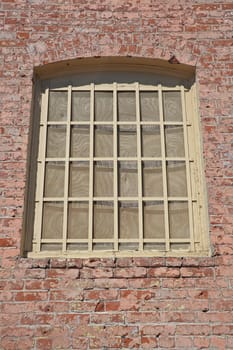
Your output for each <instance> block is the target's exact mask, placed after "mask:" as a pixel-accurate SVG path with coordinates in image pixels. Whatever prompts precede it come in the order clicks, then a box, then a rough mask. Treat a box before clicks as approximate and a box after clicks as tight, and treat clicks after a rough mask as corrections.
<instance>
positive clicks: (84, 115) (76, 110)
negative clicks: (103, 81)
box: [72, 91, 90, 121]
mask: <svg viewBox="0 0 233 350" xmlns="http://www.w3.org/2000/svg"><path fill="white" fill-rule="evenodd" d="M72 120H73V121H89V120H90V92H89V91H74V92H72Z"/></svg>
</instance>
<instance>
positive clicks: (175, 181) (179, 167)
mask: <svg viewBox="0 0 233 350" xmlns="http://www.w3.org/2000/svg"><path fill="white" fill-rule="evenodd" d="M167 186H168V196H171V197H175V196H178V197H186V196H187V181H186V167H185V162H175V161H173V162H167Z"/></svg>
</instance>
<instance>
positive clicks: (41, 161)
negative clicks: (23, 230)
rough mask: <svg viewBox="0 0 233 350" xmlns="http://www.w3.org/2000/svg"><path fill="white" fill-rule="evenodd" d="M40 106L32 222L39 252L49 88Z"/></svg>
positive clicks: (36, 248)
mask: <svg viewBox="0 0 233 350" xmlns="http://www.w3.org/2000/svg"><path fill="white" fill-rule="evenodd" d="M41 106H42V107H41V123H40V143H39V153H38V163H37V164H38V165H37V167H38V170H37V171H38V174H37V188H36V198H35V224H34V232H35V236H34V238H35V252H39V251H40V250H41V235H42V223H43V194H44V183H45V156H46V143H47V119H48V106H49V89H46V90H45V94H42V101H41ZM33 244H34V242H33Z"/></svg>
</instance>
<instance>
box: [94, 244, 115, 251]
mask: <svg viewBox="0 0 233 350" xmlns="http://www.w3.org/2000/svg"><path fill="white" fill-rule="evenodd" d="M93 250H113V243H94V244H93Z"/></svg>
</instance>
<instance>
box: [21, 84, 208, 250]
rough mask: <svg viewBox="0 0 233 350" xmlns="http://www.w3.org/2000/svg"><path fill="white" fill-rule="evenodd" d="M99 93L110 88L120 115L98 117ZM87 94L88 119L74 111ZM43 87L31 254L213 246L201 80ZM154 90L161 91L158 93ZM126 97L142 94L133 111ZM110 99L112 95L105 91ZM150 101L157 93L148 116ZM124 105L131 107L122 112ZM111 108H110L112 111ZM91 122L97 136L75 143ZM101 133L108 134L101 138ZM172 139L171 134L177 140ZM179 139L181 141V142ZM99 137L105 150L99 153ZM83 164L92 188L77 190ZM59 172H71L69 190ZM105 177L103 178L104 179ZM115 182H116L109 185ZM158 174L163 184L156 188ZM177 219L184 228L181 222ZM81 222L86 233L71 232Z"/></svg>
mask: <svg viewBox="0 0 233 350" xmlns="http://www.w3.org/2000/svg"><path fill="white" fill-rule="evenodd" d="M98 93H100V96H101V94H105V95H106V96H108V97H109V96H110V99H109V101H110V102H109V105H110V106H111V108H110V107H109V108H110V109H111V110H112V115H111V116H110V119H108V116H107V117H106V118H107V119H106V120H101V117H100V120H99V119H98V117H97V109H98V106H97V105H98V101H97V99H98V96H99V95H98ZM53 94H54V95H53ZM56 94H57V96H60V97H61V99H62V103H63V104H64V103H65V118H64V119H61V120H58V119H56V117H55V120H54V119H53V117H51V115H52V112H50V106H51V103H52V102H51V101H52V98H54V97H53V96H56ZM59 94H60V95H59ZM79 94H80V95H79ZM82 94H83V96H84V100H85V98H86V100H87V96H89V98H88V102H87V103H86V102H85V106H81V105H80V109H82V108H84V107H85V108H86V109H87V110H88V112H86V116H87V115H88V117H87V120H85V118H84V119H83V120H82V117H81V120H78V118H76V117H75V118H74V96H82ZM127 94H128V95H127ZM39 96H40V97H41V112H40V116H39V119H40V121H39V125H38V135H39V136H38V152H37V151H36V152H37V156H36V169H37V170H36V174H35V178H36V182H35V187H36V189H35V196H34V199H33V201H34V208H35V209H34V210H35V211H34V215H33V214H32V213H31V214H30V215H29V214H27V215H29V216H31V217H32V218H33V219H31V220H32V221H33V238H32V251H31V252H29V253H28V256H30V257H40V256H41V257H43V256H64V257H89V256H95V257H106V256H119V257H120V256H135V257H136V256H188V255H192V256H195V255H197V256H198V255H208V254H209V243H208V236H207V216H206V199H205V190H204V183H203V166H202V161H201V159H202V156H201V146H200V145H201V141H200V130H199V120H198V114H197V109H196V104H197V97H196V87H195V84H194V83H192V84H191V86H188V87H186V86H185V84H180V85H175V86H166V85H165V84H164V85H162V84H154V85H151V84H143V83H141V82H140V81H138V82H136V83H119V82H112V83H107V84H106V83H105V84H99V83H98V84H94V83H90V84H86V85H81V86H79V85H78V84H77V85H75V84H73V83H72V84H67V85H64V86H59V87H54V86H53V85H51V86H47V87H46V88H45V89H42V90H41V91H40V92H39ZM85 96H86V97H85ZM127 96H128V97H127ZM132 96H133V97H132ZM143 96H144V97H145V99H144V100H143ZM148 96H149V97H151V100H150V99H149V100H148ZM40 97H39V98H40ZM125 97H126V100H127V99H128V98H129V99H130V98H131V99H133V104H134V106H133V110H134V111H133V112H132V110H129V111H127V106H126V107H125V106H124V103H126V104H127V103H129V102H124V101H126V100H125ZM121 99H122V101H123V102H121ZM169 99H171V101H170V100H169ZM86 100H85V101H86ZM64 101H65V102H64ZM79 101H82V99H81V98H80V100H79ZM101 101H102V102H103V101H105V100H104V98H102V100H101ZM145 101H150V104H151V101H152V102H153V101H154V102H153V103H154V107H153V108H154V110H153V113H152V114H153V116H152V117H149V118H148V113H149V114H150V113H151V112H150V110H149V112H148V107H147V105H146V103H147V102H145ZM177 101H178V102H177ZM131 102H132V101H131ZM169 102H171V105H172V104H173V105H175V107H174V108H177V110H178V112H176V113H178V114H179V116H178V117H177V119H176V116H175V117H174V118H173V117H172V114H171V117H169V113H170V112H169V110H168V107H167V106H168V105H169ZM54 103H55V104H56V101H55V102H54ZM79 103H80V104H81V103H82V102H79ZM106 104H108V102H107V99H106ZM58 105H59V100H58ZM122 106H123V107H122ZM63 107H64V106H63ZM101 108H102V107H101ZM109 108H107V109H108V110H109ZM124 108H126V112H124V111H123V112H121V111H120V110H124ZM129 108H132V105H131V107H129ZM150 108H151V107H150V106H149V109H150ZM58 109H59V106H58ZM63 109H64V108H63ZM103 109H106V107H103ZM155 109H156V111H155ZM145 110H146V111H145ZM63 113H64V110H63ZM77 113H78V112H77ZM106 113H107V115H108V113H109V112H108V111H107V112H106ZM120 113H122V116H123V117H121V115H120ZM156 113H157V115H156V116H155V117H154V115H155V114H156ZM143 114H145V115H143ZM132 115H133V116H132ZM166 115H168V117H167V116H166ZM104 118H105V117H104ZM127 118H129V120H128V119H127ZM131 119H132V120H131ZM85 130H88V137H87V138H86V140H87V141H83V144H78V146H77V145H76V144H73V142H74V141H73V139H75V137H76V136H75V135H76V134H75V133H77V135H81V134H80V133H82V132H83V133H84V134H83V135H84V136H85V135H86V134H85V133H86V131H85ZM180 130H181V131H180ZM52 132H54V135H55V137H54V139H53V142H55V145H54V146H53V148H52V151H51V152H50V151H49V150H48V148H49V147H50V146H49V145H48V143H49V142H52V141H51V140H52V138H51V136H50V134H51V133H52ZM98 132H99V133H100V137H99V136H98V137H99V138H98V139H97V135H98ZM101 132H102V134H101ZM56 133H57V134H56ZM108 133H109V134H108ZM156 133H157V136H156ZM172 133H175V135H176V136H174V135H172ZM179 133H180V135H181V136H179ZM59 135H62V136H59ZM83 135H81V136H80V138H79V139H81V137H84V136H83ZM101 135H102V136H101ZM106 135H107V136H106ZM109 135H110V136H109ZM148 135H150V136H148ZM158 135H159V136H158ZM177 135H178V136H177ZM78 137H79V136H78ZM85 137H86V136H85ZM104 137H106V138H107V137H109V139H111V145H112V148H111V147H110V148H111V150H112V151H110V153H108V152H107V151H106V152H107V154H106V152H105V151H104V152H103V149H105V150H108V148H109V147H108V146H109V144H105V143H104V142H105V141H104V140H105V139H104ZM150 137H151V138H150ZM50 138H51V140H50ZM153 138H154V140H155V141H154V143H153ZM96 140H98V142H100V140H101V142H102V144H101V142H100V145H99V146H98V145H96V142H97V141H96ZM125 140H126V141H125ZM151 140H152V141H151ZM168 140H171V143H170V144H169V142H170V141H168ZM180 140H181V141H180ZM78 142H79V141H78ZM179 142H180V143H181V147H180V149H178V146H177V144H178V143H179ZM87 143H88V145H87ZM155 143H157V144H155ZM148 145H149V146H148ZM97 146H98V147H99V150H100V154H97V153H96V152H97V151H96V149H97V148H98V147H97ZM153 146H155V147H154V148H153ZM75 147H76V148H75ZM79 147H80V150H79ZM83 147H84V148H85V150H84V148H83ZM101 147H102V148H101ZM147 147H149V151H148V153H147V151H146V150H147ZM176 147H177V150H176ZM34 148H36V147H35V145H34ZM155 148H156V149H157V151H155ZM151 149H152V150H153V152H154V153H153V152H152V151H151ZM158 149H159V151H158ZM76 151H77V153H76ZM79 151H80V153H79ZM49 152H50V153H49ZM101 152H103V154H102V153H101ZM150 152H152V153H150ZM54 169H55V170H54ZM77 169H78V170H77ZM81 169H82V170H81ZM101 169H104V170H101ZM148 169H149V170H148ZM81 171H83V174H84V175H83V176H82V180H80V181H83V182H82V183H81V187H82V189H81V190H80V188H79V190H78V192H77V191H76V190H73V188H72V186H76V187H77V186H78V185H79V187H80V184H78V182H77V180H74V181H73V182H74V185H72V184H71V182H72V181H71V177H72V176H73V175H72V174H73V172H74V173H75V174H76V177H77V176H79V174H81ZM101 171H102V173H101ZM49 172H50V173H49ZM176 172H177V173H176ZM55 173H56V174H55ZM98 173H99V175H98ZM48 174H50V175H48ZM59 174H62V175H59ZM77 174H78V175H77ZM106 174H107V175H106ZM148 174H149V175H148ZM158 174H159V175H158ZM59 176H61V177H62V183H63V189H62V186H57V187H56V185H55V187H54V189H53V187H52V186H54V184H53V183H54V181H55V182H56V181H59ZM80 176H81V175H80ZM97 176H99V177H98V179H99V180H98V181H99V182H98V183H95V182H96V181H97V180H96V179H97ZM47 177H48V178H49V180H48V182H47ZM53 178H54V179H55V180H54V181H53ZM51 179H52V180H51ZM56 179H58V180H56ZM122 179H124V181H125V182H124V181H123V180H122ZM51 181H52V182H51ZM75 181H76V183H75ZM109 181H110V185H108V184H107V183H108V182H109ZM156 182H158V186H157V188H156V189H155V190H154V189H153V188H154V187H153V186H155V185H156V184H155V183H156ZM174 183H177V184H178V185H174ZM126 184H127V185H126ZM108 186H110V190H108ZM177 186H178V187H177ZM86 188H87V189H86ZM156 191H157V192H156ZM80 218H81V219H80ZM161 218H162V219H161ZM46 220H47V221H46ZM72 220H73V221H72ZM75 220H76V221H75ZM80 220H81V221H80ZM127 220H128V221H127ZM182 220H183V221H182ZM177 221H179V222H180V223H181V225H180V227H181V226H182V227H183V228H179V225H178V224H177ZM49 222H52V225H53V226H54V233H51V232H52V231H53V229H52V230H51V228H50V229H49V228H48V227H49V225H50V224H49ZM71 222H74V224H73V230H74V232H75V229H76V227H77V232H78V234H75V233H74V234H73V236H72V234H70V230H71V229H70V226H71ZM109 222H111V223H109ZM75 225H76V226H75ZM101 225H102V226H101ZM80 227H81V228H80ZM102 227H103V232H102ZM105 229H106V233H105ZM49 230H50V231H49ZM82 230H83V231H82ZM72 232H73V231H72ZM84 232H85V233H84ZM77 236H78V237H77Z"/></svg>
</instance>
